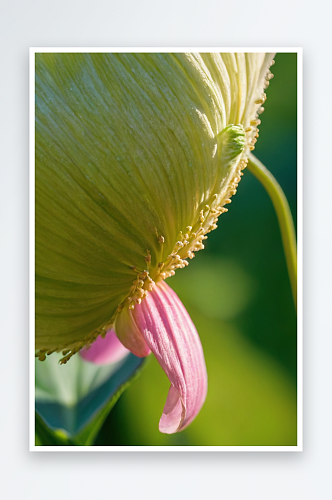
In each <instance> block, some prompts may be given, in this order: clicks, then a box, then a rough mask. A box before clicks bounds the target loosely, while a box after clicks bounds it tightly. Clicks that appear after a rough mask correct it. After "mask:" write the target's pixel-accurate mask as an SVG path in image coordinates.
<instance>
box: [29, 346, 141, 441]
mask: <svg viewBox="0 0 332 500" xmlns="http://www.w3.org/2000/svg"><path fill="white" fill-rule="evenodd" d="M59 358H60V356H56V355H53V354H52V356H50V357H49V358H47V359H46V360H45V361H43V362H41V361H37V362H36V412H37V413H38V414H39V415H40V416H41V417H42V419H43V421H44V425H45V424H47V426H48V427H49V428H50V433H51V434H52V432H53V434H54V431H57V432H58V431H59V430H62V432H63V431H64V432H65V435H67V436H69V438H70V439H71V440H72V441H73V444H78V445H85V446H87V445H91V444H92V443H93V441H94V439H95V438H96V436H97V434H98V431H99V429H100V427H101V426H102V424H103V422H104V420H105V418H106V417H107V415H108V413H109V412H110V411H111V409H112V408H113V406H114V405H115V403H116V401H117V400H118V398H119V397H120V395H121V393H122V392H123V391H124V390H125V389H126V388H127V387H128V385H129V384H130V382H131V381H132V380H133V379H134V378H136V376H137V375H138V374H139V372H140V371H141V368H142V366H143V363H144V360H143V359H142V358H137V357H136V356H134V355H133V354H129V355H128V356H127V357H126V358H125V359H123V360H122V361H121V362H118V363H115V364H112V365H107V366H97V365H93V364H92V363H88V362H85V361H83V360H82V359H81V358H80V357H79V356H78V355H76V356H73V358H72V359H71V360H70V361H69V362H68V364H67V365H59V364H58V360H59ZM44 439H45V436H44V435H43V437H42V439H41V440H42V443H43V444H45V443H44ZM50 439H51V438H50V437H48V439H47V440H48V441H49V440H50ZM70 445H72V444H70Z"/></svg>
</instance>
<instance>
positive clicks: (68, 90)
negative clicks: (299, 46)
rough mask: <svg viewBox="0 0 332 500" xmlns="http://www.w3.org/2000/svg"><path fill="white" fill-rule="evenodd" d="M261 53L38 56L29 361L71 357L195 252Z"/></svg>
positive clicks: (239, 157) (209, 221) (225, 192)
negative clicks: (33, 354)
mask: <svg viewBox="0 0 332 500" xmlns="http://www.w3.org/2000/svg"><path fill="white" fill-rule="evenodd" d="M272 57H273V55H272V54H258V53H257V54H214V53H213V54H184V53H183V54H182V53H181V54H158V53H152V54H126V53H119V54H114V53H113V54H101V53H99V54H78V53H70V54H66V53H57V54H52V53H47V54H43V53H40V54H36V350H37V354H38V355H39V357H40V359H43V358H44V357H45V354H49V353H51V352H54V351H65V354H67V357H66V358H65V359H64V361H66V359H68V357H70V355H72V354H73V353H75V352H77V351H78V350H79V349H80V348H82V347H83V346H84V345H86V344H89V343H91V342H92V341H93V340H94V339H95V338H96V337H97V336H98V335H99V334H101V335H104V334H105V333H106V330H107V328H108V327H109V326H110V325H111V324H113V322H114V321H115V318H116V315H117V312H118V311H120V310H121V309H122V308H123V307H129V308H133V307H135V304H136V303H140V302H141V300H144V298H145V296H146V295H147V294H148V293H149V290H151V289H152V287H153V285H154V283H155V282H156V281H159V280H162V279H166V278H168V277H169V276H172V275H173V274H174V272H175V270H176V269H178V268H181V267H184V266H186V265H187V264H188V260H187V259H191V258H192V257H193V256H194V254H195V252H196V251H198V250H200V249H201V248H204V245H203V241H204V239H206V234H207V233H208V232H209V231H211V230H213V229H215V228H216V222H217V219H218V216H219V215H220V214H221V213H222V212H224V211H226V208H224V205H225V204H227V203H229V202H230V197H231V196H232V195H233V194H234V193H235V192H236V188H237V184H238V182H239V180H240V175H241V170H242V169H243V168H244V167H245V166H246V156H247V154H248V151H249V150H251V149H253V148H254V144H255V142H256V137H255V136H257V126H258V125H259V123H260V120H259V119H258V112H260V111H259V110H260V109H261V105H262V103H263V102H264V101H265V94H264V93H263V90H264V88H265V87H266V85H267V83H268V80H269V79H270V77H271V76H270V75H271V73H270V72H269V67H270V65H271V63H272Z"/></svg>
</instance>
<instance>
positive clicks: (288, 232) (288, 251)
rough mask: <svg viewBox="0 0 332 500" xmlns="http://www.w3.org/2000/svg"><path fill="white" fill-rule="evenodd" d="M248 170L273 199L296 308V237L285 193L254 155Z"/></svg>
mask: <svg viewBox="0 0 332 500" xmlns="http://www.w3.org/2000/svg"><path fill="white" fill-rule="evenodd" d="M248 159H249V162H248V169H249V170H250V172H251V173H252V174H254V176H255V177H256V178H257V179H258V180H259V181H260V182H261V183H262V184H263V186H264V188H265V189H266V191H267V193H268V195H269V196H270V198H271V201H272V203H273V206H274V209H275V211H276V213H277V217H278V222H279V227H280V231H281V238H282V243H283V247H284V251H285V256H286V262H287V269H288V274H289V279H290V282H291V287H292V293H293V298H294V303H295V307H296V304H297V257H296V235H295V228H294V223H293V218H292V214H291V211H290V208H289V205H288V201H287V198H286V196H285V193H284V192H283V190H282V189H281V187H280V185H279V184H278V182H277V181H276V179H275V178H274V177H273V175H272V174H271V172H270V171H269V170H268V169H267V168H266V167H264V165H263V163H261V162H260V161H259V160H258V159H257V158H256V157H255V156H254V155H253V154H252V153H250V154H249V157H248Z"/></svg>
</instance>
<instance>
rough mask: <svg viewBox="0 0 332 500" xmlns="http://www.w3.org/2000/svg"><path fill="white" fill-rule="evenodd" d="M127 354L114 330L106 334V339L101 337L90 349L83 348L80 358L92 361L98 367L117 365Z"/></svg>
mask: <svg viewBox="0 0 332 500" xmlns="http://www.w3.org/2000/svg"><path fill="white" fill-rule="evenodd" d="M127 354H129V351H128V349H126V348H125V347H124V346H123V345H122V344H121V342H120V340H119V339H118V338H117V336H116V334H115V331H114V330H113V329H112V330H109V331H108V332H107V333H106V335H105V338H104V339H103V338H102V337H100V336H99V337H97V339H96V340H95V341H94V342H93V344H91V346H90V347H89V348H88V349H86V348H83V349H82V350H81V351H80V356H81V357H82V358H83V359H84V360H85V361H91V363H94V364H96V365H107V364H110V363H116V362H117V361H120V360H121V359H123V358H124V357H125V356H127Z"/></svg>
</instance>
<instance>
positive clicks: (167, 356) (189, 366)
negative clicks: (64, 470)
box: [117, 282, 207, 434]
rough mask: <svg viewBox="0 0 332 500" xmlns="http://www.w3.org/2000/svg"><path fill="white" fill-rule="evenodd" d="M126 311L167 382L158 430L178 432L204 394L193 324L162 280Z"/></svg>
mask: <svg viewBox="0 0 332 500" xmlns="http://www.w3.org/2000/svg"><path fill="white" fill-rule="evenodd" d="M130 312H131V315H132V318H133V322H134V323H135V327H136V328H138V330H139V331H140V332H141V333H142V334H143V337H144V339H145V341H146V343H147V345H148V346H149V348H150V349H151V351H152V352H153V354H154V355H155V356H156V358H157V360H158V362H159V363H160V366H161V367H162V368H163V370H164V371H165V373H166V375H167V377H168V378H169V380H170V382H171V387H170V390H169V393H168V396H167V400H166V404H165V407H164V412H163V415H162V417H161V419H160V422H159V430H160V431H161V432H164V433H166V434H172V433H174V432H178V431H181V430H183V429H184V428H185V427H187V426H188V425H189V424H190V422H192V421H193V420H194V418H195V417H196V416H197V414H198V413H199V411H200V409H201V407H202V405H203V403H204V401H205V398H206V393H207V373H206V367H205V361H204V354H203V349H202V345H201V342H200V339H199V336H198V333H197V330H196V328H195V325H194V324H193V322H192V320H191V318H190V316H189V314H188V312H187V310H186V309H185V307H184V305H183V304H182V302H181V301H180V299H179V298H178V296H177V295H176V293H175V292H174V291H173V290H172V289H171V288H170V287H169V286H168V285H167V284H166V283H165V282H159V283H157V284H156V285H155V287H154V288H153V290H152V292H150V293H149V295H148V297H147V298H146V299H144V300H143V301H142V303H141V304H140V305H136V306H135V309H134V310H133V311H130ZM120 315H121V314H120ZM117 334H118V335H119V333H118V331H117Z"/></svg>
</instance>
